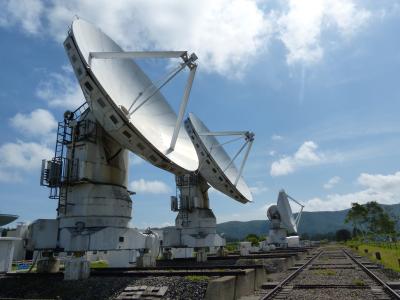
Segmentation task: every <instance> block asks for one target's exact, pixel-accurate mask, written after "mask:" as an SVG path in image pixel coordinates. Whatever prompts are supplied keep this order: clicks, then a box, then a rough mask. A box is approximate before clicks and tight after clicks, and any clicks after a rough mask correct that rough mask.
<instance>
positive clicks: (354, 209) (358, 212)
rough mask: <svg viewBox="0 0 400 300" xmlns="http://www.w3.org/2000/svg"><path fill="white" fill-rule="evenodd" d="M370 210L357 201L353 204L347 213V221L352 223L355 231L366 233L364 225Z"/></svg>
mask: <svg viewBox="0 0 400 300" xmlns="http://www.w3.org/2000/svg"><path fill="white" fill-rule="evenodd" d="M367 214H368V211H367V209H366V207H365V206H363V205H360V204H358V203H357V202H355V203H352V204H351V209H350V210H349V212H348V213H347V215H346V219H345V220H344V222H345V223H351V224H352V226H353V233H364V226H365V224H366V222H367Z"/></svg>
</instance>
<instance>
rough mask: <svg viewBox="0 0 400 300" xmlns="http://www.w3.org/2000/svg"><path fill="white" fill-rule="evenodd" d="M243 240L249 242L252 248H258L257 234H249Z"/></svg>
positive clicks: (258, 239)
mask: <svg viewBox="0 0 400 300" xmlns="http://www.w3.org/2000/svg"><path fill="white" fill-rule="evenodd" d="M245 240H246V241H248V242H251V245H252V246H258V245H259V241H260V238H259V237H258V235H257V234H254V233H250V234H248V235H247V236H246V238H245Z"/></svg>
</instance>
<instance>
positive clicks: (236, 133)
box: [198, 131, 248, 136]
mask: <svg viewBox="0 0 400 300" xmlns="http://www.w3.org/2000/svg"><path fill="white" fill-rule="evenodd" d="M247 133H248V131H214V132H199V133H198V135H204V136H206V135H212V136H227V135H242V136H245V135H246V134H247Z"/></svg>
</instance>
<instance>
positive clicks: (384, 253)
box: [348, 242, 400, 272]
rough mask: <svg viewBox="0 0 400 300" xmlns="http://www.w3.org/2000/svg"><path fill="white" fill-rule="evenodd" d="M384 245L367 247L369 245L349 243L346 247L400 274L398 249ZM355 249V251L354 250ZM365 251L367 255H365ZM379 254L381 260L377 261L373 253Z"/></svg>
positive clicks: (399, 253) (399, 251) (399, 252)
mask: <svg viewBox="0 0 400 300" xmlns="http://www.w3.org/2000/svg"><path fill="white" fill-rule="evenodd" d="M387 244H388V243H385V244H383V245H369V244H358V243H355V242H349V243H348V246H350V247H351V248H353V249H355V250H356V251H357V252H358V253H359V254H360V255H362V256H366V257H368V258H369V259H370V260H372V261H374V262H377V263H381V264H383V265H384V266H385V267H386V268H389V269H392V270H394V271H397V272H400V266H399V259H400V248H399V249H397V248H395V247H394V246H392V247H390V246H388V245H387ZM356 247H357V249H356ZM365 249H367V250H368V253H365ZM376 252H379V253H380V254H381V260H377V259H376V256H375V253H376Z"/></svg>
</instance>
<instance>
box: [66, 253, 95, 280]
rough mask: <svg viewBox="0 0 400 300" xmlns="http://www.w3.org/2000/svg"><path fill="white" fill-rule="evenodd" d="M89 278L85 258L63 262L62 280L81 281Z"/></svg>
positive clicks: (87, 264)
mask: <svg viewBox="0 0 400 300" xmlns="http://www.w3.org/2000/svg"><path fill="white" fill-rule="evenodd" d="M89 276H90V262H89V261H88V260H87V259H86V258H85V257H74V258H71V259H69V260H67V261H66V262H65V270H64V280H82V279H87V278H89Z"/></svg>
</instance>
